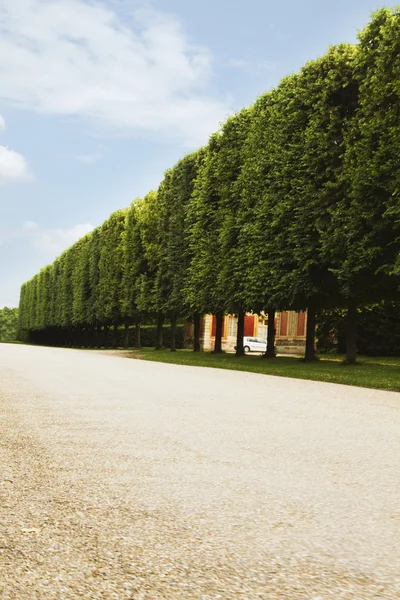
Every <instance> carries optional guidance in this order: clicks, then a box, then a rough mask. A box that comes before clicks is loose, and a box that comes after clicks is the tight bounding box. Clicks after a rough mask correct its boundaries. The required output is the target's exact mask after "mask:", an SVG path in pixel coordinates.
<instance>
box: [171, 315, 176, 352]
mask: <svg viewBox="0 0 400 600" xmlns="http://www.w3.org/2000/svg"><path fill="white" fill-rule="evenodd" d="M176 322H177V316H176V314H175V313H174V314H173V315H172V317H171V346H170V350H171V352H176Z"/></svg>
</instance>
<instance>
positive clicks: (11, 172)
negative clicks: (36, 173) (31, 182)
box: [0, 146, 32, 186]
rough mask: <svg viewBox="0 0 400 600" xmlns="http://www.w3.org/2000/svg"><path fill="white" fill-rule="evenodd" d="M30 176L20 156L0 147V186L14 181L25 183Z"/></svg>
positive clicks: (25, 163)
mask: <svg viewBox="0 0 400 600" xmlns="http://www.w3.org/2000/svg"><path fill="white" fill-rule="evenodd" d="M31 177H32V175H31V172H30V169H29V167H28V163H27V162H26V160H25V158H24V157H23V156H22V154H18V152H14V150H10V149H9V148H7V146H0V186H2V185H5V184H7V183H13V182H16V181H26V180H28V179H31Z"/></svg>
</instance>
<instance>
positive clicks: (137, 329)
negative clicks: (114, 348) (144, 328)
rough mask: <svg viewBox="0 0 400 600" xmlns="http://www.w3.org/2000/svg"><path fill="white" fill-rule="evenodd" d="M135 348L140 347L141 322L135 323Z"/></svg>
mask: <svg viewBox="0 0 400 600" xmlns="http://www.w3.org/2000/svg"><path fill="white" fill-rule="evenodd" d="M135 348H140V323H136V325H135Z"/></svg>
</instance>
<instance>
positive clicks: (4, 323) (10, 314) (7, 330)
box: [0, 306, 18, 342]
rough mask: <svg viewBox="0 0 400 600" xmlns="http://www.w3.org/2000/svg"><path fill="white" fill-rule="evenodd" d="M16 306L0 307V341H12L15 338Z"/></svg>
mask: <svg viewBox="0 0 400 600" xmlns="http://www.w3.org/2000/svg"><path fill="white" fill-rule="evenodd" d="M17 330H18V308H8V307H7V306H5V307H4V308H0V342H12V341H15V340H16V339H17Z"/></svg>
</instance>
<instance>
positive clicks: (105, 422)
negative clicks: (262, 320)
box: [0, 344, 400, 600]
mask: <svg viewBox="0 0 400 600" xmlns="http://www.w3.org/2000/svg"><path fill="white" fill-rule="evenodd" d="M255 360H256V359H255ZM399 446H400V394H396V393H390V392H382V391H375V390H366V389H361V388H351V387H346V386H341V385H334V384H327V383H317V382H311V381H299V380H295V379H284V378H279V377H268V376H264V375H257V374H252V373H240V372H232V371H223V370H217V369H200V368H192V367H181V366H175V365H167V364H157V363H153V362H145V361H139V360H130V359H127V358H121V357H118V356H110V355H107V354H104V353H101V352H89V351H80V350H67V349H50V348H39V347H37V348H36V347H29V346H18V345H6V344H0V463H1V465H0V466H1V470H0V598H1V599H2V600H3V599H4V600H5V599H7V600H8V599H16V600H36V599H38V600H64V599H65V600H67V599H68V600H75V599H77V598H86V599H90V600H97V599H107V600H108V599H116V600H117V599H118V600H125V599H131V600H133V599H135V600H160V599H171V600H189V599H193V598H195V599H199V600H212V599H217V598H219V599H223V600H226V599H229V600H230V599H232V600H236V599H241V600H242V599H248V600H253V599H266V600H278V599H279V600H282V599H287V600H297V599H304V600H306V599H310V600H328V599H335V600H339V599H345V600H350V599H351V600H354V599H356V600H369V599H372V598H374V599H375V598H381V599H384V600H392V599H400V501H399V500H400V494H399V489H400V468H399V467H400V452H399Z"/></svg>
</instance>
